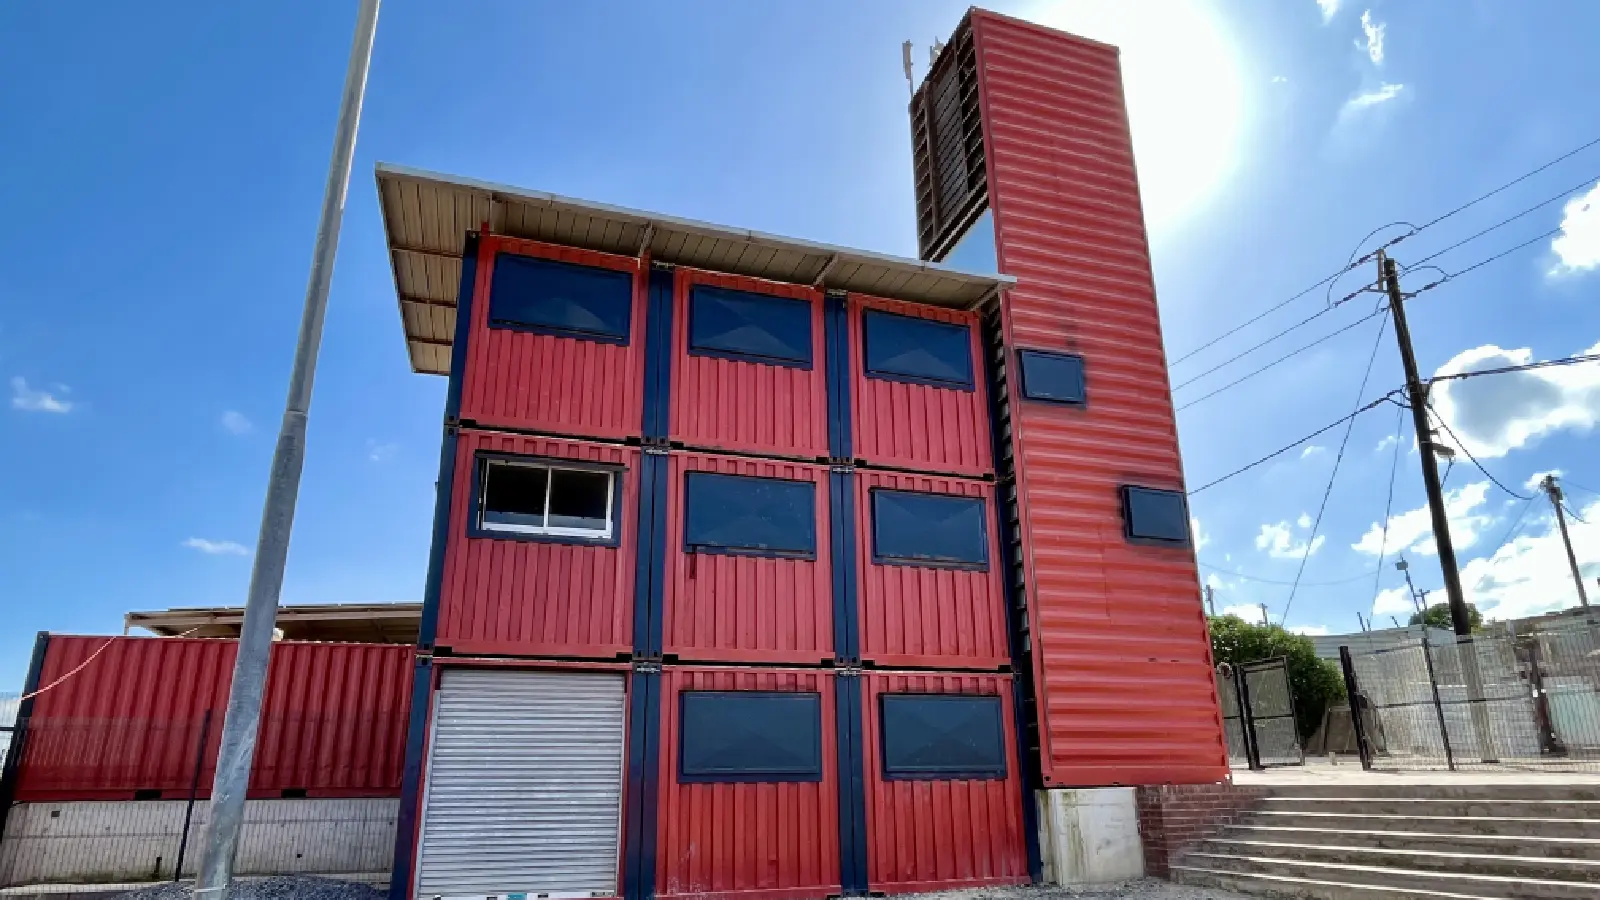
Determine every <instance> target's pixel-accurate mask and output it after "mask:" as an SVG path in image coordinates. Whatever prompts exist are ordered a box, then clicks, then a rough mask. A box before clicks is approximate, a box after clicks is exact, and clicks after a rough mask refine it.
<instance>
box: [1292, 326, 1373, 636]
mask: <svg viewBox="0 0 1600 900" xmlns="http://www.w3.org/2000/svg"><path fill="white" fill-rule="evenodd" d="M1385 311H1387V307H1385ZM1388 328H1389V317H1388V316H1384V317H1383V320H1382V321H1380V322H1379V323H1378V334H1377V339H1376V340H1374V341H1373V342H1372V353H1371V354H1369V355H1368V356H1367V369H1366V371H1365V372H1363V373H1361V386H1360V387H1358V388H1356V408H1357V409H1361V398H1362V397H1365V396H1366V395H1367V382H1368V381H1371V380H1372V367H1373V365H1374V364H1375V363H1376V362H1377V361H1378V348H1379V347H1382V346H1383V333H1384V332H1385V331H1387V330H1388ZM1355 427H1356V420H1355V417H1354V416H1351V417H1350V418H1349V420H1347V421H1346V422H1345V426H1344V437H1343V438H1341V439H1340V441H1339V452H1338V454H1337V455H1335V456H1334V458H1333V471H1332V472H1329V473H1328V486H1327V487H1326V488H1324V489H1323V491H1322V504H1321V505H1320V506H1318V507H1317V517H1316V519H1315V520H1313V521H1312V523H1311V533H1310V534H1309V535H1307V536H1306V552H1305V553H1303V554H1301V555H1300V568H1299V569H1297V570H1296V571H1295V573H1294V585H1293V586H1291V587H1290V588H1289V599H1288V600H1287V601H1286V602H1285V603H1284V604H1283V615H1282V616H1280V617H1279V618H1278V624H1279V625H1282V624H1284V623H1285V622H1287V621H1288V620H1289V609H1290V607H1292V606H1294V596H1295V594H1297V593H1299V591H1300V576H1302V575H1304V574H1305V572H1306V563H1307V562H1310V561H1311V551H1312V550H1313V549H1315V548H1316V546H1317V532H1318V531H1319V530H1321V528H1322V516H1323V514H1324V513H1326V512H1327V511H1328V498H1329V497H1331V496H1332V495H1333V483H1334V481H1336V480H1337V479H1338V477H1339V464H1340V463H1341V462H1343V461H1344V451H1345V449H1346V448H1347V447H1349V446H1350V432H1352V431H1354V430H1355Z"/></svg>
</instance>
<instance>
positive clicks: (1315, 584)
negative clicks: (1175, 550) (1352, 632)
mask: <svg viewBox="0 0 1600 900" xmlns="http://www.w3.org/2000/svg"><path fill="white" fill-rule="evenodd" d="M1197 562H1199V563H1200V565H1201V566H1202V567H1204V568H1207V569H1210V570H1212V571H1213V572H1221V573H1222V574H1224V575H1232V576H1233V577H1234V578H1243V579H1244V580H1245V581H1259V582H1260V583H1262V584H1278V585H1282V586H1284V587H1288V586H1289V585H1291V584H1294V582H1292V581H1281V580H1278V579H1274V578H1260V577H1257V576H1255V575H1246V574H1245V573H1243V572H1235V571H1233V570H1232V569H1224V568H1223V567H1221V566H1214V565H1212V564H1211V563H1208V562H1205V561H1204V560H1197ZM1372 575H1373V573H1372V572H1362V573H1361V574H1360V575H1352V576H1350V577H1349V578H1339V579H1336V580H1334V581H1302V582H1300V586H1301V587H1331V586H1333V585H1336V584H1349V583H1350V582H1352V581H1360V580H1361V579H1363V578H1370V577H1371V576H1372Z"/></svg>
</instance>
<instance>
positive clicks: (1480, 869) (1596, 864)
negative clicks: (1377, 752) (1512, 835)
mask: <svg viewBox="0 0 1600 900" xmlns="http://www.w3.org/2000/svg"><path fill="white" fill-rule="evenodd" d="M1500 849H1501V850H1502V851H1504V850H1507V849H1511V848H1507V847H1501V848H1500ZM1195 850H1196V852H1199V853H1215V854H1222V855H1227V856H1249V857H1257V858H1271V859H1289V860H1300V861H1305V862H1327V863H1347V864H1350V865H1356V866H1367V867H1374V868H1390V869H1414V870H1417V871H1428V872H1461V873H1469V874H1473V875H1500V876H1504V877H1507V878H1532V879H1543V880H1546V881H1593V882H1596V883H1600V861H1596V860H1591V859H1573V858H1562V857H1551V856H1522V855H1519V854H1515V853H1505V852H1501V853H1460V852H1450V853H1445V852H1439V851H1434V850H1421V849H1412V848H1405V849H1395V848H1387V847H1360V846H1356V845H1353V844H1350V843H1346V842H1337V843H1332V842H1330V843H1320V842H1319V843H1284V842H1277V841H1244V840H1232V839H1226V838H1224V839H1213V840H1209V841H1204V842H1202V843H1201V844H1200V845H1199V846H1198V847H1196V848H1195Z"/></svg>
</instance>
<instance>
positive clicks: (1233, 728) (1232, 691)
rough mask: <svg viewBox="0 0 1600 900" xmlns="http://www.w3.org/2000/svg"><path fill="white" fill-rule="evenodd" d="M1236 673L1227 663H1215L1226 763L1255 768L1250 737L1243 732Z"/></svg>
mask: <svg viewBox="0 0 1600 900" xmlns="http://www.w3.org/2000/svg"><path fill="white" fill-rule="evenodd" d="M1236 677H1237V673H1235V672H1234V669H1233V666H1231V665H1229V664H1228V663H1217V702H1218V703H1220V704H1221V705H1222V737H1223V740H1224V741H1225V742H1226V743H1227V745H1228V764H1229V765H1230V766H1234V767H1235V768H1237V767H1239V766H1244V767H1246V768H1255V764H1254V763H1255V755H1254V754H1253V753H1251V752H1250V738H1249V736H1248V735H1247V734H1246V732H1245V727H1244V709H1243V708H1242V706H1241V705H1240V703H1239V683H1238V682H1237V681H1236V680H1235V678H1236Z"/></svg>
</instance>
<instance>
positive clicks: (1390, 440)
mask: <svg viewBox="0 0 1600 900" xmlns="http://www.w3.org/2000/svg"><path fill="white" fill-rule="evenodd" d="M1398 443H1399V441H1397V440H1395V436H1394V435H1392V434H1391V435H1389V436H1388V437H1386V438H1384V439H1383V440H1381V441H1379V442H1378V446H1376V447H1374V448H1372V452H1373V453H1382V452H1383V451H1385V450H1387V449H1389V448H1390V447H1393V446H1394V445H1395V444H1398Z"/></svg>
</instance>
